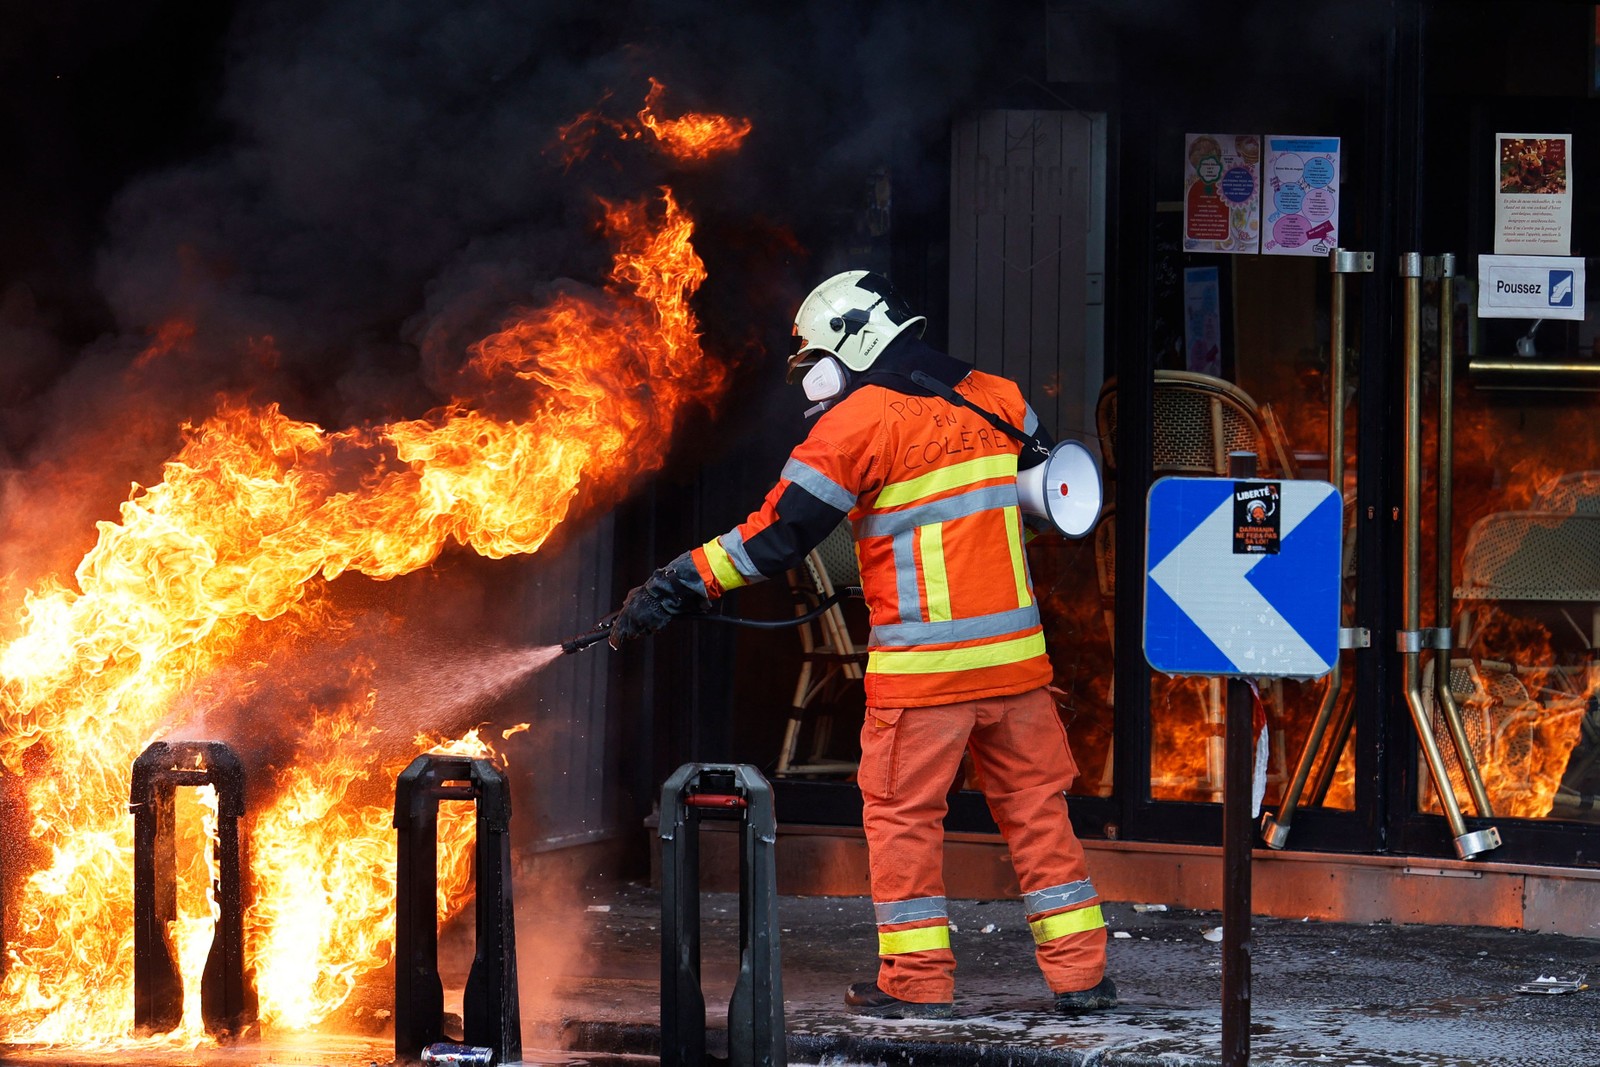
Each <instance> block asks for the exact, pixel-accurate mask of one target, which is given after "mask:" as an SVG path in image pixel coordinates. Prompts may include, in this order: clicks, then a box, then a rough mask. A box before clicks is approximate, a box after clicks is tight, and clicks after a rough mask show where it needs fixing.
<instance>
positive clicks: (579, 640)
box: [561, 586, 861, 656]
mask: <svg viewBox="0 0 1600 1067" xmlns="http://www.w3.org/2000/svg"><path fill="white" fill-rule="evenodd" d="M860 595H861V590H860V589H858V588H855V587H853V586H852V587H850V588H847V589H840V590H837V591H835V592H834V593H833V594H832V595H830V596H827V597H824V598H823V599H822V601H821V602H820V603H818V604H817V606H816V607H814V608H812V609H811V610H810V611H808V612H806V613H805V614H803V615H796V616H794V617H793V618H788V619H743V618H740V617H739V616H737V615H713V614H706V615H694V614H689V615H680V616H678V618H680V619H694V620H696V621H699V622H722V623H727V624H728V625H729V626H748V627H750V628H752V629H756V630H781V629H785V628H786V627H790V626H799V625H800V624H801V623H803V622H810V621H811V620H812V619H815V618H817V617H818V616H820V615H821V614H822V613H823V612H825V611H827V610H828V609H829V608H831V607H833V606H834V605H835V604H837V603H839V601H841V600H843V599H844V598H845V597H846V596H860ZM616 618H617V613H616V612H614V611H613V612H612V613H611V614H610V615H607V616H606V617H605V618H603V619H601V620H600V622H599V623H598V624H596V625H595V628H594V629H592V630H587V631H585V632H584V633H581V634H579V635H578V636H577V637H574V638H571V639H569V640H566V641H563V642H561V651H562V652H563V653H565V654H566V655H569V656H570V655H572V654H573V653H574V652H582V651H583V650H584V649H586V648H589V647H590V646H591V645H598V644H599V643H600V642H601V641H604V640H605V639H606V638H608V637H610V636H611V624H612V623H613V622H614V621H616Z"/></svg>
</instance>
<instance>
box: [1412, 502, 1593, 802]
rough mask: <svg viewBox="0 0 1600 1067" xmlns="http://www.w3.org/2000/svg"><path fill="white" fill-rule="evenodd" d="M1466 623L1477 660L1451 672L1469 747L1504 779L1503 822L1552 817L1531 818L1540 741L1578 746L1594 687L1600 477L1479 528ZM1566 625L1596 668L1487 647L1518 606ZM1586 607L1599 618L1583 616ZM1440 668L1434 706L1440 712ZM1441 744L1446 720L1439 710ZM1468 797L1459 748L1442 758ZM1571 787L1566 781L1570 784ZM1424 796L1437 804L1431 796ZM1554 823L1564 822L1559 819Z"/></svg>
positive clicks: (1462, 588) (1471, 655) (1462, 597)
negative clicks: (1509, 817)
mask: <svg viewBox="0 0 1600 1067" xmlns="http://www.w3.org/2000/svg"><path fill="white" fill-rule="evenodd" d="M1455 595H1456V599H1457V601H1458V602H1459V604H1460V606H1461V613H1460V615H1459V617H1458V618H1457V619H1454V620H1452V622H1453V623H1454V625H1455V626H1456V629H1457V636H1458V638H1459V639H1460V642H1461V646H1462V649H1463V650H1464V651H1465V652H1466V653H1467V654H1466V655H1465V656H1462V655H1459V654H1458V655H1457V656H1455V657H1453V658H1452V659H1451V661H1450V691H1451V693H1452V694H1453V695H1454V696H1455V698H1456V703H1457V705H1458V707H1459V709H1460V711H1461V719H1462V725H1463V727H1464V729H1465V732H1466V735H1467V742H1468V744H1469V745H1470V746H1471V747H1472V751H1473V755H1474V757H1475V758H1476V759H1477V762H1478V765H1479V766H1480V767H1493V768H1494V781H1495V785H1496V789H1497V791H1498V792H1499V793H1500V798H1499V799H1496V800H1495V808H1496V810H1497V811H1499V810H1500V809H1501V807H1502V805H1503V804H1504V805H1506V806H1507V810H1508V811H1509V813H1510V814H1515V815H1526V816H1542V815H1544V814H1546V812H1545V811H1542V810H1532V808H1531V807H1530V806H1529V805H1530V804H1531V803H1532V801H1533V799H1534V798H1535V796H1537V795H1538V793H1539V790H1540V788H1541V785H1540V782H1539V776H1540V774H1541V772H1542V768H1541V757H1542V755H1543V753H1541V751H1540V746H1541V741H1540V738H1544V739H1546V740H1545V741H1544V742H1543V744H1546V745H1548V744H1549V743H1550V741H1549V739H1552V738H1563V739H1564V738H1577V737H1578V736H1579V733H1580V731H1579V721H1580V720H1581V719H1582V718H1583V716H1584V714H1585V709H1586V704H1587V699H1588V691H1589V685H1590V679H1589V674H1590V670H1591V664H1590V660H1591V659H1592V657H1593V647H1592V646H1594V645H1595V644H1596V642H1595V637H1596V636H1600V471H1575V472H1572V473H1570V474H1566V475H1563V476H1562V477H1560V478H1558V479H1556V480H1555V481H1552V482H1550V483H1549V484H1547V485H1545V486H1543V487H1542V488H1541V489H1540V490H1539V492H1538V494H1537V495H1536V496H1535V497H1534V499H1533V500H1532V501H1531V502H1530V503H1529V505H1528V508H1527V510H1525V511H1500V512H1494V513H1491V514H1489V515H1485V516H1483V518H1481V519H1479V520H1478V521H1477V522H1475V523H1473V525H1472V529H1471V530H1470V531H1469V532H1468V534H1467V543H1466V546H1465V548H1464V549H1463V551H1462V553H1461V584H1460V585H1458V586H1457V587H1456V589H1455ZM1517 604H1520V605H1522V609H1523V610H1525V611H1529V612H1533V613H1549V612H1554V614H1556V615H1559V616H1562V617H1564V619H1565V623H1564V624H1563V623H1559V622H1557V623H1556V625H1557V626H1558V627H1559V628H1561V629H1563V630H1566V628H1567V626H1570V631H1568V632H1572V633H1575V634H1577V635H1578V637H1579V638H1580V639H1581V640H1583V641H1584V642H1585V643H1587V644H1589V645H1591V649H1590V653H1589V656H1588V657H1569V659H1576V660H1578V661H1575V662H1568V663H1550V662H1533V663H1519V662H1516V656H1517V654H1518V653H1517V650H1515V649H1498V648H1489V647H1487V645H1486V643H1485V635H1486V634H1487V633H1489V632H1490V630H1491V627H1490V625H1489V624H1490V623H1491V622H1492V621H1493V620H1494V617H1495V616H1496V615H1497V614H1499V613H1502V612H1512V613H1516V609H1514V608H1513V607H1511V605H1517ZM1583 606H1587V607H1588V609H1589V618H1587V619H1584V618H1582V617H1581V616H1575V615H1574V613H1573V610H1572V609H1574V608H1577V609H1578V610H1579V611H1581V610H1582V607H1583ZM1434 669H1435V668H1434V664H1433V663H1432V662H1430V663H1429V664H1428V667H1427V671H1426V672H1425V675H1424V679H1423V694H1424V697H1425V700H1426V702H1427V704H1428V705H1429V706H1430V707H1431V708H1432V707H1433V704H1434V696H1433V684H1432V683H1433V671H1434ZM1433 712H1434V715H1433V723H1434V729H1435V732H1437V733H1439V734H1440V736H1444V735H1443V730H1444V729H1445V725H1444V719H1443V715H1442V713H1441V711H1440V709H1438V708H1433ZM1441 751H1442V754H1443V755H1444V762H1445V768H1446V770H1447V771H1449V774H1450V778H1451V781H1452V783H1453V784H1454V785H1455V786H1456V791H1457V794H1458V795H1460V794H1461V793H1462V792H1463V789H1464V779H1463V777H1462V774H1461V768H1460V766H1459V764H1458V760H1457V758H1456V755H1455V749H1454V747H1453V746H1449V745H1445V746H1441ZM1418 763H1419V766H1420V768H1421V772H1422V775H1421V788H1422V789H1423V790H1427V789H1429V788H1431V785H1430V783H1429V781H1428V773H1427V763H1426V761H1425V760H1423V759H1421V758H1420V756H1419V759H1418ZM1563 784H1564V785H1565V784H1566V783H1565V781H1564V782H1563ZM1422 795H1427V794H1426V793H1424V794H1422ZM1550 814H1556V813H1555V812H1550Z"/></svg>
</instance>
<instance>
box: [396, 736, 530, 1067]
mask: <svg viewBox="0 0 1600 1067" xmlns="http://www.w3.org/2000/svg"><path fill="white" fill-rule="evenodd" d="M441 800H472V801H475V802H476V803H477V806H478V818H477V841H476V842H475V844H474V856H473V859H474V869H475V871H476V872H477V873H476V880H477V886H476V889H477V905H476V907H477V926H476V936H477V948H476V951H475V953H474V955H473V958H472V969H471V971H470V972H468V975H467V988H466V990H465V993H464V996H463V1003H462V1012H461V1014H462V1029H463V1034H462V1036H463V1038H464V1040H465V1041H466V1043H467V1044H468V1045H477V1046H480V1047H484V1048H490V1049H493V1050H494V1057H495V1062H496V1063H506V1062H511V1061H515V1060H520V1059H521V1058H522V1011H521V1006H520V1005H519V1003H518V999H517V944H516V919H515V916H514V914H513V909H512V900H511V835H510V823H511V794H510V792H509V791H508V790H507V788H506V780H505V777H504V776H503V775H502V774H501V773H500V772H499V771H498V770H496V769H495V767H494V764H492V763H490V762H489V761H488V760H482V759H470V758H468V757H466V756H450V755H443V754H440V753H424V754H423V755H421V756H418V757H417V758H416V759H414V760H412V761H411V765H410V766H409V767H407V768H406V769H405V770H404V771H403V772H401V774H400V778H399V781H398V782H397V783H396V786H395V797H394V826H395V829H396V830H397V831H399V836H398V841H397V848H398V865H399V866H398V886H397V899H396V901H395V968H394V1053H395V1058H396V1059H397V1060H399V1059H407V1060H418V1059H420V1058H421V1056H422V1050H423V1049H424V1048H426V1047H427V1046H429V1045H431V1044H434V1043H435V1042H439V1041H443V1040H445V1035H444V987H443V986H442V984H441V983H440V981H439V922H438V913H437V903H436V897H437V893H438V886H439V870H438V866H439V801H441Z"/></svg>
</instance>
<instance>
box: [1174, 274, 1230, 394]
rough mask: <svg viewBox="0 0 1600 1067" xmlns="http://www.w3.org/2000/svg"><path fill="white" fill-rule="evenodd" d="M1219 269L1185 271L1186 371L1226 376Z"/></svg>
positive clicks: (1184, 342) (1184, 364) (1184, 330)
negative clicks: (1223, 364)
mask: <svg viewBox="0 0 1600 1067" xmlns="http://www.w3.org/2000/svg"><path fill="white" fill-rule="evenodd" d="M1221 289H1222V287H1221V285H1220V283H1219V280H1218V277H1217V268H1216V267H1185V268H1183V349H1184V360H1183V368H1184V370H1192V371H1195V372H1196V373H1198V374H1209V375H1211V376H1212V377H1220V376H1221V374H1222V292H1221Z"/></svg>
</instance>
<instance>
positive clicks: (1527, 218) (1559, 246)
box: [1494, 133, 1572, 256]
mask: <svg viewBox="0 0 1600 1067" xmlns="http://www.w3.org/2000/svg"><path fill="white" fill-rule="evenodd" d="M1494 144H1495V153H1494V164H1495V179H1496V180H1495V194H1494V251H1495V254H1496V255H1501V256H1566V255H1571V254H1572V135H1571V134H1567V133H1497V134H1495V136H1494Z"/></svg>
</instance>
